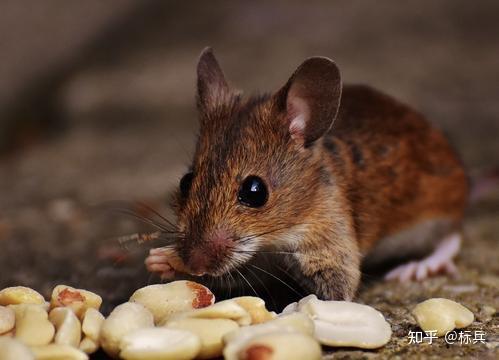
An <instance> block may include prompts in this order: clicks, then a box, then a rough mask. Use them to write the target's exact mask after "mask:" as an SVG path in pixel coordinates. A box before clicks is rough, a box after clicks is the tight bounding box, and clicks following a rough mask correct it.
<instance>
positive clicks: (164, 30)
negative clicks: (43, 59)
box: [0, 0, 499, 359]
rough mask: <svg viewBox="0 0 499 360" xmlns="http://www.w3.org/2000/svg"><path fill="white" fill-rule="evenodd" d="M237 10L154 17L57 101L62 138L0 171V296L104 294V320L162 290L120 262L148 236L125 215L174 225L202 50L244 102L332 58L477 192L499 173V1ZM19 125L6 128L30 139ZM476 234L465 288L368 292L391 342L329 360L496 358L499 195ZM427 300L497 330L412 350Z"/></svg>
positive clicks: (471, 234)
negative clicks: (420, 118) (144, 210)
mask: <svg viewBox="0 0 499 360" xmlns="http://www.w3.org/2000/svg"><path fill="white" fill-rule="evenodd" d="M165 3H166V2H164V4H165ZM231 4H232V2H215V5H210V6H208V5H201V4H199V5H197V6H196V7H188V6H184V5H182V2H171V3H170V4H169V5H156V6H157V9H156V11H154V12H153V14H149V16H150V17H149V18H147V19H142V20H140V21H139V20H138V19H136V20H135V21H134V22H132V23H131V24H130V25H129V26H126V27H124V28H123V29H122V32H121V33H120V34H122V36H121V37H118V38H117V39H115V38H113V39H114V40H113V41H112V43H110V44H108V46H106V47H105V49H103V48H99V49H100V50H99V51H98V52H97V53H96V54H93V55H92V56H89V55H88V54H87V56H88V58H86V59H83V60H80V61H79V64H80V65H78V66H77V67H75V68H74V70H72V71H71V72H70V73H69V74H68V75H67V76H65V77H64V78H63V79H62V80H61V81H60V83H58V84H57V86H56V87H51V88H50V91H51V92H50V93H49V95H50V96H45V95H44V96H45V97H44V99H46V100H47V101H50V102H52V103H53V105H54V107H53V108H54V109H56V113H57V116H58V117H59V118H60V119H62V120H61V121H62V124H63V126H62V128H63V130H59V132H58V133H57V135H56V136H54V137H52V138H49V139H46V140H44V141H41V142H40V141H39V142H36V143H35V144H32V145H30V146H29V147H26V148H18V149H17V150H16V151H15V152H12V153H10V154H8V155H3V156H2V157H1V158H0V288H3V287H6V286H12V285H25V286H30V287H33V288H35V289H36V290H38V291H40V292H41V293H43V294H44V295H46V296H49V295H50V292H51V289H52V288H53V286H55V285H57V284H60V283H64V284H69V285H73V286H77V287H80V288H85V289H89V290H93V291H95V292H97V293H99V294H100V295H102V297H103V298H104V311H105V312H107V311H109V310H110V309H112V307H114V306H115V305H117V304H119V303H120V302H123V301H126V299H127V298H128V297H129V296H130V294H131V293H132V292H133V291H134V290H135V289H137V288H139V287H142V286H144V285H146V284H149V283H153V282H157V281H158V279H156V278H154V277H151V276H149V274H147V273H146V271H145V269H144V266H143V259H144V256H145V254H146V252H147V247H146V246H136V247H132V248H131V249H128V250H127V252H125V253H123V251H122V249H121V248H120V246H119V245H118V241H117V239H118V238H119V237H120V236H122V235H126V234H132V233H134V232H137V231H150V230H151V227H148V226H146V225H144V224H141V223H140V222H138V221H136V220H135V219H133V218H131V217H128V216H126V215H124V214H122V213H120V212H119V211H116V208H118V207H123V206H129V204H130V203H131V202H134V201H141V202H144V203H146V204H148V205H149V206H151V207H153V208H155V209H157V210H158V211H159V212H161V213H162V214H165V215H167V216H169V214H170V211H169V209H168V194H169V192H170V191H171V189H172V188H173V187H175V186H177V184H178V180H179V178H180V176H181V175H182V173H183V172H184V171H185V170H186V168H187V166H188V164H189V159H190V156H191V154H192V149H193V145H194V139H195V132H196V128H197V123H196V116H195V109H194V74H195V63H196V60H197V56H198V53H199V52H200V50H201V49H202V48H203V47H204V46H205V45H212V46H214V48H215V50H216V53H217V56H218V57H219V60H220V62H221V64H222V66H223V67H224V68H225V70H226V74H227V76H228V78H229V79H231V80H232V82H233V83H234V84H236V85H237V87H239V88H243V89H245V90H247V92H254V91H256V90H257V89H277V88H278V87H279V86H280V85H281V84H282V83H283V82H284V81H285V80H286V79H287V77H288V76H289V75H290V74H291V72H292V71H293V69H294V68H295V67H296V66H297V65H298V64H299V63H300V62H301V61H302V60H303V59H304V58H306V57H308V56H311V55H325V56H329V57H332V58H334V59H335V60H336V61H337V62H338V64H339V66H340V68H341V69H342V71H343V77H344V79H345V81H346V82H363V83H369V84H371V85H374V86H376V87H378V88H380V89H383V90H384V91H386V92H388V93H390V94H392V95H395V96H397V97H398V98H400V99H402V100H403V101H405V102H408V103H410V104H412V105H414V107H416V108H418V109H420V110H421V111H422V112H423V113H425V114H426V115H428V117H429V118H430V119H431V120H432V122H434V123H435V124H436V125H437V126H439V127H441V128H442V129H444V131H445V132H446V133H447V134H448V135H449V137H450V139H451V141H452V142H453V144H455V146H456V148H457V149H458V151H459V153H460V154H461V155H462V158H463V160H464V162H465V164H466V166H467V168H468V169H469V173H470V176H471V178H472V179H474V178H476V176H477V174H479V173H481V172H483V171H484V170H487V169H491V168H494V167H497V166H498V165H499V141H498V138H499V102H497V94H499V74H498V70H497V59H498V58H499V48H498V47H497V46H496V45H495V44H497V43H499V38H498V36H497V34H499V23H498V22H497V21H496V20H497V19H496V14H497V11H499V7H498V6H497V3H496V2H493V1H490V2H486V1H484V2H482V3H480V6H478V5H477V6H473V7H471V6H467V4H468V2H466V1H452V0H449V1H435V2H425V5H424V6H422V5H421V2H420V1H409V2H407V4H405V5H404V6H403V7H402V6H398V7H394V6H393V3H392V4H391V5H389V4H388V2H383V3H378V4H377V5H374V2H362V1H360V2H343V1H337V2H328V1H322V2H321V1H319V2H317V3H316V4H315V3H314V4H313V5H310V6H307V7H306V8H303V6H302V5H301V4H300V3H298V2H275V3H274V4H272V5H270V4H268V3H265V2H248V3H240V4H239V5H237V6H235V5H231ZM47 91H48V90H47ZM40 92H43V88H41V89H40ZM32 104H33V103H31V102H29V101H28V100H26V103H25V107H30V106H32ZM35 110H36V109H35ZM19 114H21V115H22V114H25V113H24V112H21V113H12V114H11V115H9V118H8V119H2V121H4V120H5V121H11V122H12V123H15V124H21V123H22V121H23V117H22V116H21V115H19ZM43 116H44V114H42V113H40V117H41V118H42V117H43ZM12 129H15V130H12V131H16V132H18V131H23V130H22V129H23V127H22V126H20V127H19V126H14V127H12ZM20 129H21V130H20ZM30 131H31V130H30ZM8 135H9V136H18V135H19V134H18V133H16V134H14V133H13V134H8ZM25 135H26V138H28V139H30V138H31V136H32V135H33V134H32V133H29V134H25ZM27 142H30V141H27ZM123 202H125V203H123ZM127 204H128V205H127ZM464 234H465V242H464V245H463V250H462V251H461V253H460V255H459V258H458V261H457V265H458V267H459V271H460V274H459V276H458V277H457V278H454V279H451V278H447V277H436V278H432V279H430V280H427V281H424V282H422V283H409V284H402V285H401V284H397V283H386V282H384V281H382V280H380V279H378V278H376V277H369V276H368V277H366V279H365V281H364V283H363V286H362V288H361V289H360V291H359V294H358V298H357V301H360V302H363V303H366V304H369V305H371V306H374V307H375V308H377V309H379V310H380V311H381V312H383V314H384V315H385V317H386V318H387V320H388V321H389V322H390V324H391V325H392V330H393V336H392V340H391V341H390V343H389V344H388V345H387V346H385V347H384V348H382V349H379V350H374V351H361V350H354V349H328V351H327V355H326V358H328V359H350V358H355V359H366V358H375V357H379V358H389V357H390V358H401V359H405V358H427V357H428V358H432V357H434V358H456V357H460V358H463V357H464V358H476V359H486V358H490V359H493V358H497V357H498V356H499V315H497V313H496V309H499V261H498V259H499V246H498V243H499V235H498V234H499V192H498V191H495V192H491V193H490V194H488V195H487V196H485V197H484V198H482V199H481V200H479V201H477V202H474V203H472V204H470V207H469V210H468V214H467V217H466V221H465V224H464ZM123 255H126V256H123ZM430 297H445V298H449V299H453V300H456V301H458V302H460V303H462V304H463V305H465V306H467V307H468V308H469V309H470V310H472V311H473V313H474V314H475V322H474V323H473V324H472V325H471V326H470V327H469V328H467V329H466V330H471V331H475V330H477V331H478V330H479V331H484V332H485V333H486V343H485V344H482V343H477V344H462V345H461V344H453V345H449V344H446V343H445V341H444V339H442V338H440V339H438V340H436V341H435V342H434V343H433V344H431V345H430V344H418V345H415V344H409V338H408V334H409V331H411V330H413V331H417V330H418V328H417V326H416V325H415V321H414V319H413V318H412V316H411V315H410V311H411V309H412V308H413V307H414V306H415V305H416V304H417V303H418V302H421V301H423V300H425V299H427V298H430ZM101 357H103V355H102V354H98V355H96V356H95V358H101Z"/></svg>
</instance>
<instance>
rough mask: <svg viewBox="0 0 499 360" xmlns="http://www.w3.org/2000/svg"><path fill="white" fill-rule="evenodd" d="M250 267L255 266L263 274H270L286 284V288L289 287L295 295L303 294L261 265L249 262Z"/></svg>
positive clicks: (301, 295)
mask: <svg viewBox="0 0 499 360" xmlns="http://www.w3.org/2000/svg"><path fill="white" fill-rule="evenodd" d="M250 266H251V267H253V268H255V269H258V270H260V271H263V272H264V273H265V274H267V275H269V276H272V277H273V278H274V279H276V280H277V281H279V282H280V283H282V284H283V285H284V286H286V287H287V288H288V289H290V290H291V291H293V292H294V293H295V294H296V295H298V296H300V297H303V296H304V295H303V294H301V293H299V292H298V291H297V290H296V289H295V288H293V287H292V286H291V285H289V284H288V283H287V282H285V281H284V280H282V279H281V278H279V277H277V276H275V275H274V274H272V273H270V272H268V271H266V270H264V269H262V268H261V267H259V266H256V265H254V264H250Z"/></svg>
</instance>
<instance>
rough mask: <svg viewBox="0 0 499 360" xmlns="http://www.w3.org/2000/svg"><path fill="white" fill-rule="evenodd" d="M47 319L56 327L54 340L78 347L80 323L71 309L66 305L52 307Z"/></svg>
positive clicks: (61, 343) (57, 342)
mask: <svg viewBox="0 0 499 360" xmlns="http://www.w3.org/2000/svg"><path fill="white" fill-rule="evenodd" d="M49 320H50V322H51V323H52V324H54V326H55V328H56V333H55V338H54V342H55V343H56V344H60V345H70V346H73V347H76V348H77V347H78V346H79V345H80V340H81V324H80V320H78V318H77V317H76V315H75V313H74V312H73V310H71V309H70V308H67V307H58V308H55V309H52V310H51V311H50V313H49Z"/></svg>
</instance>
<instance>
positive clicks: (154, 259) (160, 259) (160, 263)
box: [145, 248, 175, 280]
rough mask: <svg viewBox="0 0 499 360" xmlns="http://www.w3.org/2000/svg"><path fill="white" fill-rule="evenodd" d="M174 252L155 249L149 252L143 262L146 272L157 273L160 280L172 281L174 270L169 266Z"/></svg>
mask: <svg viewBox="0 0 499 360" xmlns="http://www.w3.org/2000/svg"><path fill="white" fill-rule="evenodd" d="M172 256H174V252H173V250H171V249H165V248H155V249H151V250H149V256H148V257H147V258H146V260H145V264H146V268H147V271H149V272H152V273H158V275H159V276H160V277H161V279H162V280H172V279H173V278H174V276H175V269H174V268H173V266H172V265H171V263H172Z"/></svg>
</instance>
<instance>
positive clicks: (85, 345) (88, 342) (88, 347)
mask: <svg viewBox="0 0 499 360" xmlns="http://www.w3.org/2000/svg"><path fill="white" fill-rule="evenodd" d="M78 348H79V349H80V350H81V351H83V352H84V353H85V354H93V353H94V352H96V351H97V350H98V349H99V344H98V343H97V342H95V341H94V340H92V339H90V338H89V337H84V338H83V340H82V341H81V342H80V346H78Z"/></svg>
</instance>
